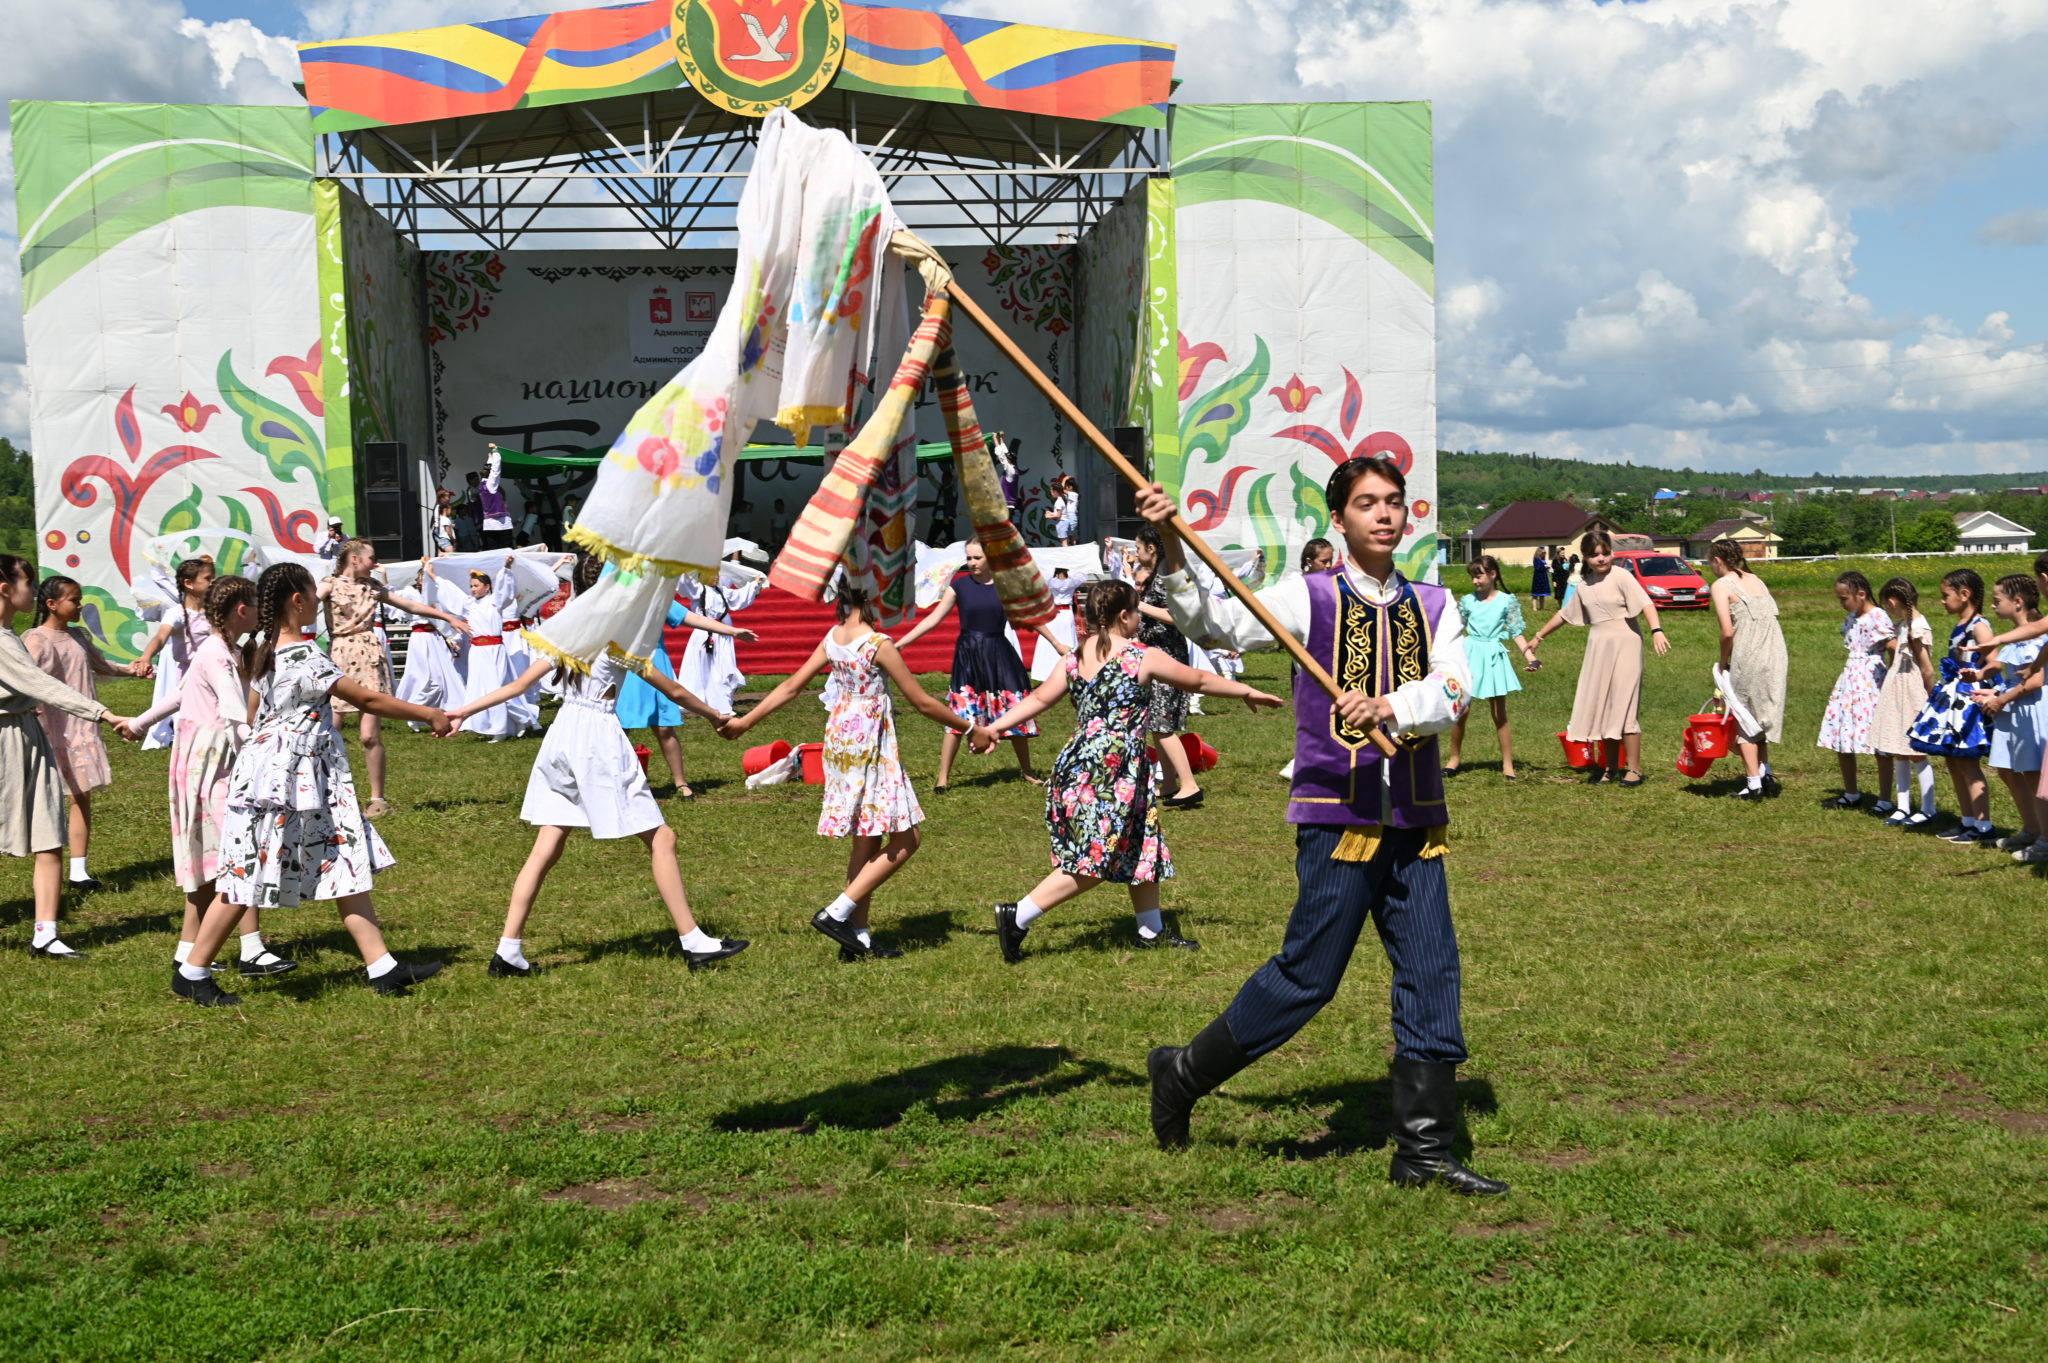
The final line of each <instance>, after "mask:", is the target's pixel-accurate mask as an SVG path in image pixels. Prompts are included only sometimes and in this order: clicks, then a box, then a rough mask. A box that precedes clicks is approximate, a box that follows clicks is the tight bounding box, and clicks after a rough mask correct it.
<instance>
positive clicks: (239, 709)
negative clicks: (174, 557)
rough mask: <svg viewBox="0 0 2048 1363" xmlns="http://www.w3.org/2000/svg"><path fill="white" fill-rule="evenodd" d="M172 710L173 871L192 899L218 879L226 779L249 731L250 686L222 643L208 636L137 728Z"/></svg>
mask: <svg viewBox="0 0 2048 1363" xmlns="http://www.w3.org/2000/svg"><path fill="white" fill-rule="evenodd" d="M172 712H175V713H176V714H177V717H178V718H177V729H176V732H175V733H174V734H173V735H172V737H171V777H170V788H171V869H172V872H173V874H174V875H175V876H176V877H177V881H178V888H179V889H181V890H183V891H185V892H186V893H188V894H189V893H191V892H192V891H194V890H203V889H205V888H206V887H208V886H209V885H212V884H213V882H214V880H215V879H216V878H217V877H218V876H219V875H220V842H221V826H222V824H223V823H225V822H226V820H227V814H228V778H229V777H230V776H232V775H233V774H234V770H235V757H236V755H237V754H238V753H240V752H241V750H242V739H243V738H244V737H245V736H246V735H247V734H248V732H249V723H248V720H249V688H248V687H247V686H246V685H245V684H244V683H243V681H242V674H241V672H240V671H239V670H238V669H237V668H236V666H235V654H234V650H233V649H232V648H230V647H229V646H228V644H227V643H226V642H225V641H223V640H221V639H217V638H215V637H214V636H212V635H211V634H209V635H207V637H206V638H205V639H204V640H203V641H201V643H200V645H199V649H198V651H197V652H195V653H194V654H193V655H192V659H191V662H190V663H189V664H188V665H187V666H186V668H185V674H184V677H183V678H182V679H181V681H180V682H179V685H178V690H177V692H176V693H175V694H173V695H172V696H170V697H169V698H167V699H166V700H165V701H164V702H163V703H161V704H159V705H155V706H152V707H151V708H150V711H149V713H148V714H146V715H144V716H142V718H141V720H139V721H138V723H140V724H141V725H142V726H143V727H145V728H147V727H148V726H149V725H151V724H153V723H155V722H156V721H157V720H158V719H160V718H162V717H163V716H165V715H168V714H170V713H172Z"/></svg>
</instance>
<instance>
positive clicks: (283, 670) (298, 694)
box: [171, 563, 455, 1007]
mask: <svg viewBox="0 0 2048 1363" xmlns="http://www.w3.org/2000/svg"><path fill="white" fill-rule="evenodd" d="M320 608H321V594H320V589H319V586H318V585H317V584H316V583H315V582H314V581H313V575H312V574H311V573H309V572H307V571H306V570H305V569H304V568H302V567H300V566H299V565H298V564H296V563H279V564H274V565H272V566H271V567H269V568H266V569H264V570H263V576H262V577H261V578H259V579H257V582H256V641H255V645H254V647H253V648H252V650H251V656H250V665H249V668H248V675H249V678H250V681H251V683H252V684H253V685H254V687H255V689H256V713H255V717H254V724H253V727H252V729H251V732H250V734H249V737H248V739H247V740H246V741H245V742H244V743H243V744H242V750H241V752H240V753H239V754H238V755H237V756H236V758H235V769H234V775H233V776H232V777H231V778H230V780H229V782H228V795H227V804H228V813H227V818H226V820H225V821H224V823H223V825H222V829H221V851H220V865H219V868H218V869H219V874H220V882H219V884H220V899H219V900H218V901H217V902H215V904H214V905H213V907H211V908H210V909H208V910H207V913H206V918H205V920H204V921H203V922H202V923H201V924H200V928H199V937H198V940H197V941H196V942H194V943H193V946H192V954H191V956H190V958H189V959H188V960H187V961H186V963H185V964H184V965H182V966H179V967H178V969H177V971H176V973H175V974H174V975H173V976H172V978H171V990H172V992H173V993H175V994H177V995H178V996H179V997H180V998H187V999H191V1000H192V1001H193V1002H194V1003H197V1004H199V1005H201V1006H202V1007H220V1006H228V1007H232V1006H234V1005H236V1004H238V1003H240V1002H241V1000H240V999H237V998H236V997H235V996H234V995H232V994H228V993H224V992H223V991H222V990H221V989H220V988H219V986H217V985H215V984H214V982H213V976H212V975H211V973H210V972H209V970H208V967H209V966H210V965H211V964H212V962H213V956H214V953H215V952H216V951H218V950H220V946H221V943H222V942H223V941H224V940H226V938H227V934H228V929H229V928H230V927H231V926H232V925H233V923H234V920H235V919H236V918H238V917H240V910H242V909H246V908H266V909H267V908H293V907H295V906H296V905H298V904H300V903H301V902H303V901H305V900H308V899H332V900H334V901H336V907H337V908H339V909H340V910H341V921H342V926H344V927H346V928H347V929H348V933H349V936H350V937H352V938H354V939H355V944H356V949H357V950H358V951H360V952H361V953H362V955H363V962H364V964H365V965H366V966H367V967H368V968H369V979H370V987H371V988H373V989H375V990H376V991H377V992H378V993H379V994H400V993H403V992H404V991H405V987H406V986H407V985H409V984H412V983H413V982H415V981H417V980H424V979H426V978H428V977H429V976H431V975H434V974H436V973H437V972H438V971H439V970H440V969H441V963H440V962H439V961H429V962H425V963H420V964H415V963H411V962H406V963H401V962H399V961H398V960H397V959H396V958H395V957H393V956H392V954H391V953H390V951H389V950H387V949H386V947H385V945H384V933H383V930H382V928H381V927H379V925H378V923H377V911H376V910H375V909H374V908H373V907H372V906H371V904H370V882H371V877H372V876H374V875H375V874H376V873H377V872H378V871H381V870H383V869H384V868H385V867H387V866H390V865H391V864H392V862H393V860H394V858H393V857H392V855H391V851H390V849H389V848H387V847H386V846H385V845H384V840H383V839H382V838H381V837H379V836H377V830H376V829H375V828H373V827H371V826H370V824H369V822H368V820H367V819H365V818H364V816H363V811H362V808H361V806H360V805H358V804H357V802H356V787H355V780H354V778H353V777H352V776H351V775H350V773H349V766H348V749H347V748H345V747H344V746H343V745H342V741H341V735H340V734H339V733H338V732H336V730H335V727H334V717H333V711H332V709H331V708H330V697H332V698H333V699H337V700H341V701H344V702H346V703H348V704H349V705H352V706H354V707H355V708H356V709H358V710H363V711H367V712H368V713H370V714H373V715H379V716H382V717H384V718H387V719H416V720H419V721H421V722H422V723H425V724H429V725H431V726H432V727H433V730H434V732H435V734H437V735H445V734H447V733H450V732H451V731H453V729H454V727H455V725H454V721H453V720H451V719H449V717H448V712H447V711H445V710H436V709H430V708H428V707H427V706H424V705H413V704H411V703H409V702H407V701H402V700H399V699H398V698H397V697H395V696H389V695H385V694H382V693H380V692H377V691H372V690H371V689H370V688H369V687H367V686H364V685H362V684H361V683H360V682H356V681H351V680H350V679H349V678H348V677H346V676H345V675H343V673H342V670H341V668H340V667H339V666H337V665H336V664H335V662H334V660H333V659H331V658H329V657H328V656H327V655H326V654H324V653H322V652H321V651H320V648H319V646H318V645H317V644H315V643H313V642H312V641H311V640H308V639H305V638H303V637H302V631H303V629H304V628H305V627H306V626H307V625H310V624H312V623H313V622H314V621H315V620H317V619H319V617H320Z"/></svg>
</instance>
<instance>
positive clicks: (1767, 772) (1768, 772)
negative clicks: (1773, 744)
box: [1763, 762, 1778, 776]
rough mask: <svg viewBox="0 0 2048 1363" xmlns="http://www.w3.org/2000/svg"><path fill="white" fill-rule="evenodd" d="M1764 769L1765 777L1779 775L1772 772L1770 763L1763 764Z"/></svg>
mask: <svg viewBox="0 0 2048 1363" xmlns="http://www.w3.org/2000/svg"><path fill="white" fill-rule="evenodd" d="M1763 769H1764V775H1766V776H1776V775H1777V774H1778V773H1776V772H1774V771H1772V770H1771V764H1770V763H1768V762H1766V763H1764V764H1763Z"/></svg>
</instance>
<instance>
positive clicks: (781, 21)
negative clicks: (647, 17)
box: [669, 0, 846, 118]
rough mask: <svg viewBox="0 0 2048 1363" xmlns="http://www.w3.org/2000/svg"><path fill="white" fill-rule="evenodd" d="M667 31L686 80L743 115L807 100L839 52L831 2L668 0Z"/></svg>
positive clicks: (826, 78)
mask: <svg viewBox="0 0 2048 1363" xmlns="http://www.w3.org/2000/svg"><path fill="white" fill-rule="evenodd" d="M669 32H670V35H671V37H672V38H673V40H674V42H675V47H676V61H677V64H679V65H680V66H681V67H682V68H683V75H684V77H685V78H686V79H688V81H689V82H690V84H691V86H692V87H693V88H695V89H696V91H697V92H698V93H699V94H701V95H703V96H704V98H706V99H708V100H710V101H711V102H712V103H713V104H716V105H718V106H719V107H720V108H723V109H730V110H731V111H732V112H734V113H736V114H745V115H747V116H748V117H750V118H761V117H764V116H765V115H766V114H767V113H768V111H769V110H770V109H797V108H801V107H802V106H804V105H806V104H808V103H810V102H811V101H812V100H813V99H815V98H817V96H818V94H819V92H820V91H822V90H823V89H824V88H825V87H826V86H827V85H829V84H831V83H832V77H834V76H835V75H837V74H838V73H839V63H840V61H841V60H842V59H843V58H844V57H845V56H846V22H845V19H844V17H843V16H842V15H841V13H840V6H839V0H676V7H675V17H674V19H673V20H672V21H671V22H670V24H669Z"/></svg>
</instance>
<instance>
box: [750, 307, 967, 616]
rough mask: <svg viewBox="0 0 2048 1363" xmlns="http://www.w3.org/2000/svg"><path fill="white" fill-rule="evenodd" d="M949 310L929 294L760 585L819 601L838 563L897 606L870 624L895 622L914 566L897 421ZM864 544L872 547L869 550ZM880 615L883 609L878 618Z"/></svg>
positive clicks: (908, 481) (877, 597) (901, 422)
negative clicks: (897, 360) (885, 382)
mask: <svg viewBox="0 0 2048 1363" xmlns="http://www.w3.org/2000/svg"><path fill="white" fill-rule="evenodd" d="M951 311H952V303H951V301H950V300H948V299H947V297H946V296H945V295H944V294H937V293H935V294H933V295H932V296H931V298H930V299H929V301H927V302H926V304H925V309H924V317H923V319H922V320H921V321H920V322H919V323H918V326H917V330H916V332H915V333H914V334H912V336H911V338H910V347H909V349H907V350H906V351H904V353H903V362H902V364H900V365H899V366H897V369H896V377H895V378H893V379H891V380H890V381H889V387H888V389H887V391H886V392H884V393H883V395H882V400H881V401H880V402H879V403H877V404H876V406H875V411H874V414H873V415H872V416H870V417H869V418H868V420H867V422H866V424H865V425H863V426H862V427H861V428H860V430H859V431H858V432H856V433H855V435H854V437H853V442H852V443H851V444H849V445H848V446H847V447H846V448H845V449H844V450H843V451H841V452H840V455H839V458H838V459H836V460H835V461H834V462H833V464H832V467H831V468H830V469H828V470H827V471H826V473H825V479H824V481H823V482H821V483H819V484H818V490H817V491H816V492H814V493H812V494H811V499H810V501H808V502H806V503H805V504H804V509H803V514H802V515H800V516H798V517H797V521H796V524H795V525H794V526H793V527H791V529H790V532H789V538H788V540H787V541H786V542H785V543H784V544H783V546H782V551H781V552H780V553H779V554H777V555H776V556H775V564H774V566H773V567H772V568H770V569H769V571H768V581H769V582H770V583H772V584H773V585H775V586H777V587H780V588H781V589H782V590H783V591H786V592H788V593H789V594H790V595H791V596H796V597H801V598H802V599H804V600H806V601H818V600H821V599H823V597H824V595H825V584H826V583H827V582H830V581H831V580H832V572H833V570H834V569H835V568H837V567H838V566H839V564H840V561H841V560H842V559H845V560H847V569H848V572H847V576H848V578H849V579H850V580H853V581H854V582H855V585H857V586H860V587H862V588H864V589H866V590H867V591H868V593H869V600H870V601H871V602H886V601H887V600H889V599H891V598H892V597H893V598H894V599H895V600H896V601H897V608H896V611H895V618H894V619H882V618H877V619H876V620H874V621H873V623H875V624H895V623H899V622H900V621H901V620H902V618H903V613H904V610H905V609H906V608H907V604H908V603H907V598H908V597H909V595H910V593H909V591H908V590H907V584H908V583H909V581H910V578H911V576H912V573H911V569H912V567H913V566H914V565H913V563H912V561H911V553H912V551H911V547H910V544H911V537H910V525H909V517H908V515H907V512H908V510H909V504H910V501H911V500H912V499H913V498H914V497H915V495H916V489H917V472H916V445H917V429H916V427H915V426H914V425H912V424H911V423H909V422H907V421H906V420H905V418H906V417H907V416H908V415H909V413H910V407H911V404H912V403H914V402H915V401H917V395H918V394H919V393H922V392H923V391H924V386H925V384H926V383H927V382H929V381H930V379H931V373H932V360H933V357H934V356H935V355H936V354H937V353H938V351H939V348H940V347H942V346H944V345H947V344H949V343H950V341H951V338H952V324H951V321H950V317H949V315H950V313H951ZM900 334H901V333H900V332H899V335H900ZM899 433H900V434H901V438H900V439H899V438H898V437H899ZM906 462H907V463H909V465H910V468H909V471H908V473H907V474H906V473H905V470H904V469H903V467H902V465H903V464H904V463H906ZM871 501H872V503H873V504H872V505H871V504H870V502H871ZM875 512H879V513H880V520H881V522H882V523H881V524H880V525H879V526H878V527H877V533H876V534H875V535H873V536H866V535H861V534H860V533H859V532H861V531H862V530H863V528H864V526H863V522H864V521H871V520H874V519H875V517H874V516H873V515H871V514H869V513H875ZM892 522H893V523H894V524H893V525H892V524H891V523H892ZM869 539H875V540H878V541H880V543H879V544H876V545H870V544H869V543H868V540H869ZM873 550H879V551H880V552H873ZM861 579H868V580H865V581H863V580H861ZM876 579H879V580H876ZM892 585H893V586H894V587H895V590H894V591H893V593H892V591H891V590H890V588H891V587H892ZM887 611H888V607H887V605H886V604H884V605H882V606H881V608H880V609H879V610H878V615H880V614H886V613H887Z"/></svg>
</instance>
